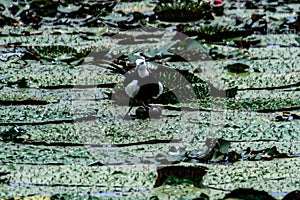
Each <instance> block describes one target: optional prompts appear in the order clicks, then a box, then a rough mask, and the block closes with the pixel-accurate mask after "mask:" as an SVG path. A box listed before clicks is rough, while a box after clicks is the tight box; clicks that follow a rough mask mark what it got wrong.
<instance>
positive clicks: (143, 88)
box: [111, 57, 164, 119]
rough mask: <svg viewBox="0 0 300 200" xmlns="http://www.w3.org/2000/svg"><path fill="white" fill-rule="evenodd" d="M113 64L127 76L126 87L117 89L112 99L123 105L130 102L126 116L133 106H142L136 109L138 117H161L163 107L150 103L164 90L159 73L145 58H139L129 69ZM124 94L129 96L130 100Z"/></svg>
mask: <svg viewBox="0 0 300 200" xmlns="http://www.w3.org/2000/svg"><path fill="white" fill-rule="evenodd" d="M111 66H113V71H115V72H117V73H121V74H123V75H124V77H125V80H124V82H123V85H124V89H123V90H117V91H116V92H115V94H114V95H113V96H112V99H114V100H115V101H116V102H118V103H121V104H122V105H128V104H129V106H130V108H129V110H128V112H127V113H126V115H125V117H126V116H128V114H129V113H130V111H131V109H132V108H133V106H142V107H139V108H138V109H137V110H136V118H138V119H146V118H149V117H152V118H159V116H160V115H161V109H160V108H157V107H156V106H150V105H149V104H150V103H151V102H153V100H154V99H155V98H156V97H158V96H159V95H160V94H161V93H162V92H163V90H164V86H163V84H162V82H161V81H159V78H158V75H159V74H158V73H156V70H155V69H154V68H153V67H151V66H150V65H149V63H147V62H146V60H145V58H143V57H141V58H138V59H137V60H136V61H135V68H133V69H131V70H129V71H126V70H125V69H124V68H120V67H118V66H117V65H115V64H111ZM124 95H125V96H127V99H128V101H127V100H126V98H124ZM122 102H123V103H122ZM126 102H127V103H126ZM124 103H125V104H124Z"/></svg>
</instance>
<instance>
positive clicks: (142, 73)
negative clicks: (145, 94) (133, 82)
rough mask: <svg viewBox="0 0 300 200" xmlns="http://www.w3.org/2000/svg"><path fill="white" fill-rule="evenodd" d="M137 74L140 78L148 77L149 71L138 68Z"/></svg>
mask: <svg viewBox="0 0 300 200" xmlns="http://www.w3.org/2000/svg"><path fill="white" fill-rule="evenodd" d="M138 74H139V76H140V77H141V78H145V77H147V76H149V75H150V73H149V71H148V70H147V69H146V68H139V69H138Z"/></svg>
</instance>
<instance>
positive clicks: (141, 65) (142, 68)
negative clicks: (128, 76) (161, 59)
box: [135, 58, 150, 78]
mask: <svg viewBox="0 0 300 200" xmlns="http://www.w3.org/2000/svg"><path fill="white" fill-rule="evenodd" d="M135 64H136V67H135V70H137V72H138V74H139V76H140V77H141V78H145V77H147V76H149V75H150V72H149V69H148V66H147V63H146V60H145V58H143V59H142V58H139V59H137V60H136V61H135Z"/></svg>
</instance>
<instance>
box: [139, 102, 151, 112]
mask: <svg viewBox="0 0 300 200" xmlns="http://www.w3.org/2000/svg"><path fill="white" fill-rule="evenodd" d="M141 104H142V105H143V107H144V108H145V109H146V110H147V111H148V110H150V106H148V105H146V104H145V102H144V101H141Z"/></svg>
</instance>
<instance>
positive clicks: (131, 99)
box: [123, 99, 133, 119]
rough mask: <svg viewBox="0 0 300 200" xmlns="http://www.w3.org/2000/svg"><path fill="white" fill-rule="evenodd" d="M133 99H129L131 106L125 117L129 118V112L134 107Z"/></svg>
mask: <svg viewBox="0 0 300 200" xmlns="http://www.w3.org/2000/svg"><path fill="white" fill-rule="evenodd" d="M132 101H133V100H132V99H130V101H129V106H130V108H129V109H128V111H127V112H126V114H125V115H124V117H123V119H126V118H128V116H129V113H130V111H131V109H132V108H133V103H132Z"/></svg>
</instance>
